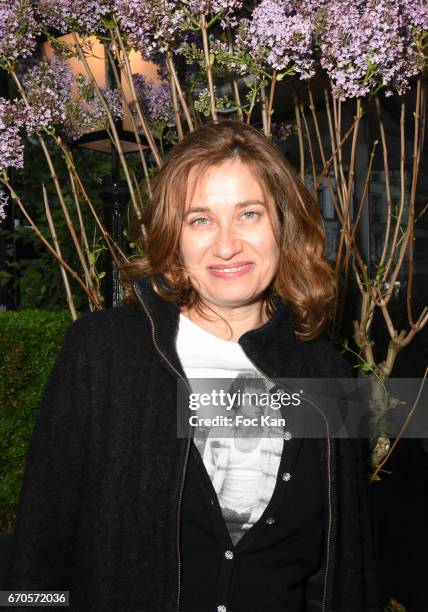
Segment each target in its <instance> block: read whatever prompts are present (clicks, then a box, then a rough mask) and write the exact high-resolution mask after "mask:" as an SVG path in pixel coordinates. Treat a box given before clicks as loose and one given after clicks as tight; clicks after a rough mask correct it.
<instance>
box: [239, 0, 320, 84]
mask: <svg viewBox="0 0 428 612" xmlns="http://www.w3.org/2000/svg"><path fill="white" fill-rule="evenodd" d="M312 37H313V24H312V22H311V19H310V18H309V17H307V16H305V15H302V14H297V13H293V7H292V5H291V3H290V2H288V1H287V0H262V1H261V2H260V4H258V5H257V6H256V8H255V9H254V11H253V14H252V18H251V20H250V21H247V20H241V25H240V29H239V32H238V34H237V36H236V48H237V52H238V55H241V57H245V56H246V57H247V59H248V64H250V65H251V64H252V65H254V64H259V65H260V66H267V67H269V68H271V69H272V68H273V69H275V70H277V71H280V72H281V71H290V72H291V71H293V72H298V73H300V75H301V77H302V78H309V77H311V76H313V75H314V73H315V62H314V57H313V49H312ZM241 64H242V62H241Z"/></svg>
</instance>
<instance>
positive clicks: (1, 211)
mask: <svg viewBox="0 0 428 612" xmlns="http://www.w3.org/2000/svg"><path fill="white" fill-rule="evenodd" d="M8 199H9V196H8V194H7V193H6V192H5V191H3V189H1V188H0V221H4V220H5V219H6V211H5V208H6V206H7V201H8Z"/></svg>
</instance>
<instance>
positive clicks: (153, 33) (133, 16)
mask: <svg viewBox="0 0 428 612" xmlns="http://www.w3.org/2000/svg"><path fill="white" fill-rule="evenodd" d="M113 1H114V12H115V14H116V15H117V17H118V19H119V23H120V25H121V29H122V30H123V31H124V32H125V34H126V35H127V36H128V40H129V43H130V44H131V46H132V47H133V48H134V49H137V50H138V51H139V52H140V53H141V54H142V56H143V57H144V58H146V59H158V54H159V53H161V54H164V53H166V52H167V51H168V50H169V49H171V48H174V47H175V46H176V45H177V38H178V37H179V35H180V32H181V25H182V22H183V12H182V10H180V8H179V6H178V2H177V0H113Z"/></svg>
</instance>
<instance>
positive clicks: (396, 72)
mask: <svg viewBox="0 0 428 612" xmlns="http://www.w3.org/2000/svg"><path fill="white" fill-rule="evenodd" d="M319 43H320V48H321V52H322V54H321V65H322V67H323V68H325V70H326V71H327V73H328V74H329V76H330V79H331V81H332V83H333V94H334V95H335V96H336V97H338V98H339V99H341V100H344V99H345V98H350V97H362V96H365V95H367V94H368V93H369V92H371V91H373V90H374V89H376V88H380V87H388V92H390V88H392V89H395V90H396V91H397V92H398V93H399V94H403V93H404V92H405V91H406V90H407V89H408V87H409V79H410V78H411V77H413V76H415V75H416V74H418V73H419V72H420V71H421V70H422V69H423V65H424V57H423V54H422V53H421V52H420V51H418V49H417V48H416V46H415V44H414V43H413V41H412V37H411V28H410V27H409V22H408V20H406V18H405V16H404V15H403V11H402V10H401V6H400V2H397V1H396V0H366V1H363V0H358V2H356V3H352V4H351V3H350V2H349V1H348V0H330V1H329V3H328V5H327V11H326V12H325V21H324V23H323V27H322V30H321V32H320V39H319Z"/></svg>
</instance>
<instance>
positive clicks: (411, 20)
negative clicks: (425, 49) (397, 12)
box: [402, 0, 428, 38]
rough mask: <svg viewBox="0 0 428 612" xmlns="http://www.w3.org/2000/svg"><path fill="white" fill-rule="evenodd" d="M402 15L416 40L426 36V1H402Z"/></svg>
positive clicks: (427, 3)
mask: <svg viewBox="0 0 428 612" xmlns="http://www.w3.org/2000/svg"><path fill="white" fill-rule="evenodd" d="M402 4H403V13H404V15H405V17H406V19H407V22H408V24H409V26H410V28H411V30H412V33H413V35H414V36H416V37H417V38H420V37H421V36H422V35H424V34H425V36H426V35H428V2H427V1H426V0H402Z"/></svg>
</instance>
